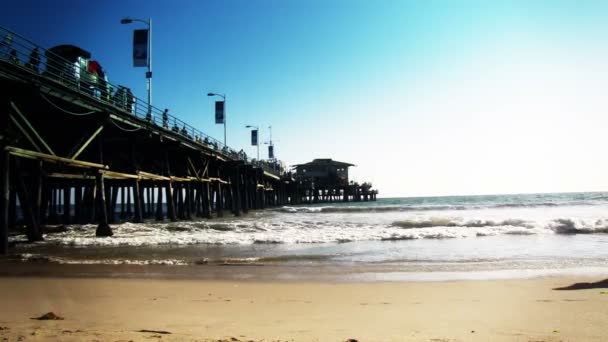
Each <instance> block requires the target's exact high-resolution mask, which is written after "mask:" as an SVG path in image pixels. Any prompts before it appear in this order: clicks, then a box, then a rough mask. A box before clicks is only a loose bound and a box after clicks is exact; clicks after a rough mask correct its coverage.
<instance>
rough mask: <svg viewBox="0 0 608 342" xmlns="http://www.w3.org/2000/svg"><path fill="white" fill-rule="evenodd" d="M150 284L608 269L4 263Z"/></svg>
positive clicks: (5, 273) (506, 275) (446, 278)
mask: <svg viewBox="0 0 608 342" xmlns="http://www.w3.org/2000/svg"><path fill="white" fill-rule="evenodd" d="M11 277H23V278H76V279H78V278H82V279H105V278H111V279H150V280H184V281H189V280H192V281H220V282H221V281H240V282H277V283H281V282H285V283H297V282H300V283H335V284H358V283H361V284H374V283H434V282H466V281H511V280H533V279H550V278H585V279H591V278H601V279H604V278H608V267H579V268H566V269H504V270H483V271H479V270H478V271H422V270H419V271H407V270H403V269H401V268H400V267H399V266H391V265H341V264H310V265H302V264H298V265H285V264H257V263H252V264H242V263H235V264H232V263H226V264H203V265H164V264H144V265H142V264H96V263H93V264H87V263H74V264H61V263H56V262H49V261H46V259H43V260H42V261H35V260H34V261H18V260H10V259H6V260H0V278H11Z"/></svg>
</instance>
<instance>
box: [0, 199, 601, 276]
mask: <svg viewBox="0 0 608 342" xmlns="http://www.w3.org/2000/svg"><path fill="white" fill-rule="evenodd" d="M227 216H229V217H226V218H221V219H220V218H214V219H211V220H198V221H196V220H195V221H187V222H186V221H182V222H173V223H172V222H164V223H158V222H155V221H150V222H145V223H142V224H132V223H123V224H117V225H113V230H114V236H113V237H111V238H97V237H95V226H94V225H84V226H80V225H71V226H67V227H65V230H64V231H61V232H57V233H49V234H46V235H45V241H43V242H37V243H33V244H30V243H25V242H23V240H25V237H24V236H21V235H15V236H11V238H10V239H11V241H12V242H18V243H16V244H15V248H14V249H13V252H14V253H13V256H12V260H18V263H25V264H28V263H34V262H35V263H37V264H40V263H41V262H43V263H46V264H56V265H60V264H68V265H116V266H121V265H122V266H129V267H123V268H116V270H117V272H119V273H120V272H127V273H130V272H135V273H137V272H138V267H140V268H141V267H144V268H145V267H146V266H155V267H154V270H155V272H160V273H163V272H165V271H164V270H166V272H167V273H168V274H174V273H180V272H181V273H184V274H188V275H190V276H202V277H204V276H208V275H209V274H220V276H221V275H222V274H223V275H225V276H228V277H232V278H247V279H248V278H252V279H255V278H256V277H258V276H259V275H264V277H266V278H271V279H287V280H288V279H322V280H330V281H333V280H338V281H339V280H347V281H351V280H355V281H359V280H360V281H404V280H406V281H407V280H413V281H416V280H425V281H427V280H460V279H505V278H522V277H536V276H547V275H561V274H585V275H608V234H607V233H608V193H604V192H593V193H556V194H524V195H486V196H448V197H412V198H381V199H378V200H377V201H376V202H358V203H352V202H350V203H336V204H314V205H299V206H284V207H280V208H274V209H267V210H259V211H251V212H250V213H249V214H247V215H245V216H241V217H232V216H231V215H227ZM220 266H221V267H220ZM224 266H235V267H224ZM243 266H246V267H243ZM79 269H81V270H82V267H80V268H79ZM218 269H221V270H222V271H220V272H219V273H217V270H218ZM210 270H213V272H210ZM223 270H226V271H223Z"/></svg>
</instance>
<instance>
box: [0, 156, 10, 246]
mask: <svg viewBox="0 0 608 342" xmlns="http://www.w3.org/2000/svg"><path fill="white" fill-rule="evenodd" d="M10 157H11V155H10V154H9V153H8V152H6V151H4V150H2V151H0V159H1V160H0V162H1V163H2V164H1V167H2V168H1V169H0V196H2V198H0V255H6V254H8V225H9V219H8V216H9V203H10V160H11V159H10Z"/></svg>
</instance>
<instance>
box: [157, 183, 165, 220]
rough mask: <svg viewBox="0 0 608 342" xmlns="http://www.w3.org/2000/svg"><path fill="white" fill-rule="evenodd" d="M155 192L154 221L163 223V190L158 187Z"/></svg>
mask: <svg viewBox="0 0 608 342" xmlns="http://www.w3.org/2000/svg"><path fill="white" fill-rule="evenodd" d="M156 190H157V193H156V195H157V197H156V220H157V221H163V220H164V219H165V215H164V210H163V188H162V186H159V187H158V188H157V189H156Z"/></svg>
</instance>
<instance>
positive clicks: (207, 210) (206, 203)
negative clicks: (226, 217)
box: [201, 183, 212, 219]
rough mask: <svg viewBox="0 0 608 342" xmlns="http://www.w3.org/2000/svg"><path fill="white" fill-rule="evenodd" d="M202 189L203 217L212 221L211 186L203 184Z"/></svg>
mask: <svg viewBox="0 0 608 342" xmlns="http://www.w3.org/2000/svg"><path fill="white" fill-rule="evenodd" d="M201 186H202V189H203V193H202V195H203V199H202V204H203V216H204V217H205V218H208V219H210V218H211V217H212V216H211V200H210V198H209V195H210V189H209V188H210V185H209V183H205V184H201Z"/></svg>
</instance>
